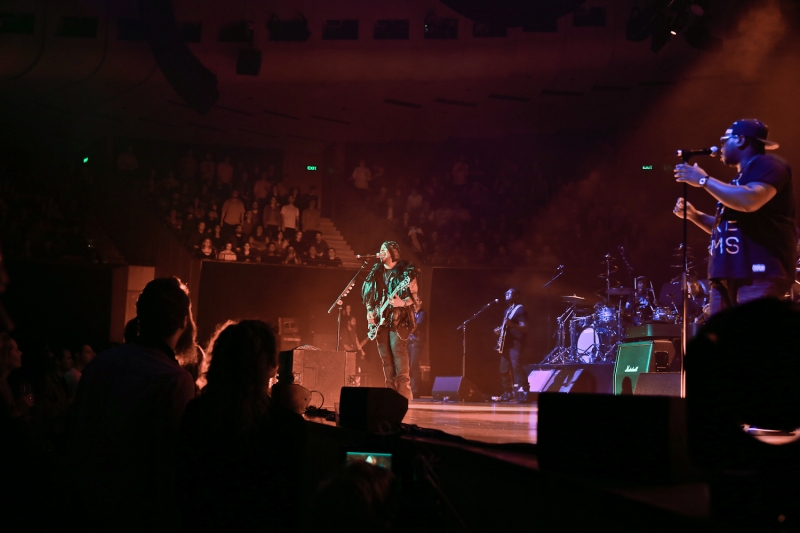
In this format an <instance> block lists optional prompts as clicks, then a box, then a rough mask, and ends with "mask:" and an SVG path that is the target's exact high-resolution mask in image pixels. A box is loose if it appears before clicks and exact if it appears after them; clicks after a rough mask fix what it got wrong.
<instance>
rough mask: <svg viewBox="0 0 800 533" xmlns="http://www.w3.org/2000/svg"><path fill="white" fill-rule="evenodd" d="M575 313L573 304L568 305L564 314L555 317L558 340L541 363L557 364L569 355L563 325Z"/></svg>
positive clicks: (563, 361) (565, 360)
mask: <svg viewBox="0 0 800 533" xmlns="http://www.w3.org/2000/svg"><path fill="white" fill-rule="evenodd" d="M574 313H575V305H571V306H569V308H568V309H567V310H566V311H564V314H562V315H560V316H559V317H558V318H556V323H557V324H558V331H557V332H556V334H557V335H558V342H556V347H555V348H553V350H552V351H551V352H550V353H549V354H547V357H545V358H544V359H543V360H542V362H541V364H543V365H549V364H557V363H566V362H567V356H568V355H569V350H568V349H567V347H566V346H565V344H566V342H565V341H566V335H567V333H566V331H565V330H564V325H565V324H566V323H567V321H568V320H569V319H570V318H572V315H573V314H574Z"/></svg>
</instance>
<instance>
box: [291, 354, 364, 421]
mask: <svg viewBox="0 0 800 533" xmlns="http://www.w3.org/2000/svg"><path fill="white" fill-rule="evenodd" d="M356 374H357V368H356V352H344V351H339V352H335V351H326V350H287V351H283V352H280V353H279V354H278V383H294V384H296V385H302V386H303V387H305V388H306V389H308V390H310V391H311V392H312V393H319V395H320V396H321V398H318V397H317V394H313V395H312V397H311V404H312V405H314V406H321V407H327V408H332V407H333V404H334V403H335V402H338V401H339V394H340V391H341V389H342V387H345V386H348V385H352V384H354V383H355V382H356V379H355V377H356Z"/></svg>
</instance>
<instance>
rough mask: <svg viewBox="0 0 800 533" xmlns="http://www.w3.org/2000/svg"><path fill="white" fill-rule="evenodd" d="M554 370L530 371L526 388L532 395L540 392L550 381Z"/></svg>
mask: <svg viewBox="0 0 800 533" xmlns="http://www.w3.org/2000/svg"><path fill="white" fill-rule="evenodd" d="M554 373H555V369H550V370H532V371H531V372H530V374H528V386H529V387H530V391H531V392H533V393H538V392H542V391H543V390H544V389H545V387H546V386H547V384H548V383H549V382H550V379H551V378H552V377H553V374H554Z"/></svg>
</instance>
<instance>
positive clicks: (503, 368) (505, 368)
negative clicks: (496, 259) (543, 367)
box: [493, 287, 530, 402]
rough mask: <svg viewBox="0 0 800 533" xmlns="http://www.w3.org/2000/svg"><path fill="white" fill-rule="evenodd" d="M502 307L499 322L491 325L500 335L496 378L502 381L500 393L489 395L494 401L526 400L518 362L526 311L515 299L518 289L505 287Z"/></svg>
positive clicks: (524, 336)
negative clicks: (497, 324) (503, 306)
mask: <svg viewBox="0 0 800 533" xmlns="http://www.w3.org/2000/svg"><path fill="white" fill-rule="evenodd" d="M506 303H507V304H508V309H506V312H505V315H503V323H502V324H501V325H500V327H498V328H496V329H495V333H497V334H498V335H499V336H500V337H499V338H498V340H497V351H498V352H500V378H501V379H502V381H503V394H502V395H501V396H495V397H493V399H494V400H495V401H498V402H510V401H513V400H517V401H519V402H527V401H528V392H529V390H530V385H529V384H528V376H527V375H525V367H524V366H523V364H522V358H523V354H524V353H525V341H526V339H527V336H528V312H527V311H526V310H525V308H524V307H523V306H522V304H520V303H519V290H517V289H516V288H514V287H511V288H510V289H508V290H507V291H506Z"/></svg>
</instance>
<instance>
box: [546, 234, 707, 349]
mask: <svg viewBox="0 0 800 533" xmlns="http://www.w3.org/2000/svg"><path fill="white" fill-rule="evenodd" d="M620 251H621V252H622V254H621V255H622V261H624V263H625V265H626V267H627V268H628V272H629V273H630V272H631V271H632V269H631V268H630V265H629V263H628V262H627V260H626V259H625V256H624V250H623V249H620ZM682 254H683V251H682V249H678V250H676V252H675V254H674V255H675V256H676V257H677V256H678V255H681V256H682ZM615 261H616V260H615V259H614V258H613V257H612V256H611V254H606V256H605V259H604V260H603V261H602V262H601V263H600V264H601V265H603V266H604V267H605V268H604V270H605V272H603V273H602V274H600V275H599V276H598V277H600V278H601V279H603V280H604V281H605V284H606V287H605V288H604V289H603V290H601V291H597V292H596V293H595V294H596V295H597V296H598V297H600V298H602V299H601V301H599V302H598V303H596V304H594V305H591V304H590V303H589V302H588V301H587V299H586V298H584V297H582V296H578V295H577V294H572V295H569V296H562V297H561V300H562V302H563V303H564V304H565V305H566V306H567V309H566V311H564V313H562V314H561V315H560V316H559V317H558V318H557V319H556V323H557V330H556V337H557V341H556V346H555V348H553V350H552V351H551V352H550V353H549V354H548V355H547V356H546V357H545V358H544V360H543V361H542V364H564V363H613V362H614V361H615V359H616V353H617V347H618V346H619V343H620V342H622V341H624V340H625V330H626V328H628V327H632V326H641V325H644V324H653V323H661V324H680V323H681V322H682V316H681V309H682V306H683V295H682V292H681V284H680V281H677V280H672V281H671V282H669V283H666V284H665V285H664V287H663V288H662V290H661V292H660V294H659V297H656V293H655V291H654V290H653V287H652V283H651V282H650V281H649V280H648V279H647V278H646V277H644V276H640V277H637V278H632V279H633V287H623V286H620V285H619V283H617V282H616V281H614V273H615V272H617V271H618V270H619V269H618V267H617V266H616V264H615ZM692 320H693V321H694V318H692Z"/></svg>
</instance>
